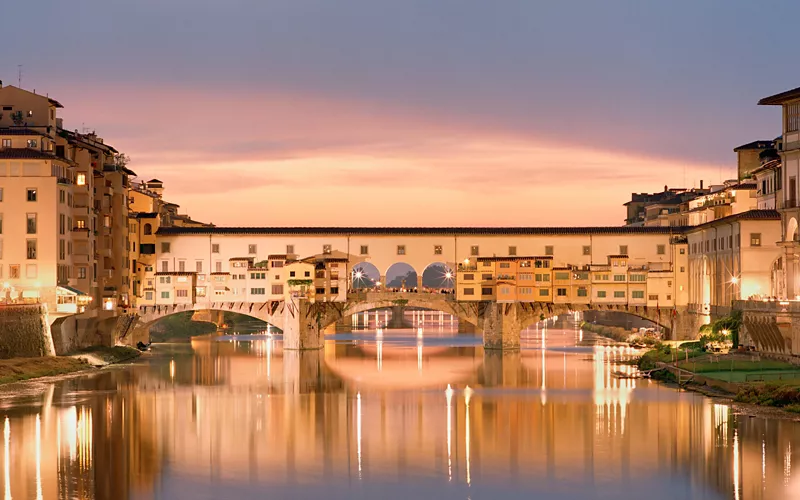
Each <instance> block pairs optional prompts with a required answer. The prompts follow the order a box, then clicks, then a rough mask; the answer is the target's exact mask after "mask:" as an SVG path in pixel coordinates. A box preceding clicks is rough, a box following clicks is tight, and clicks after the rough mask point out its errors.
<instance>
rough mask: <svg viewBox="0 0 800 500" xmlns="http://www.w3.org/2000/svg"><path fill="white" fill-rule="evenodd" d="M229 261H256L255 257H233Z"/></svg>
mask: <svg viewBox="0 0 800 500" xmlns="http://www.w3.org/2000/svg"><path fill="white" fill-rule="evenodd" d="M228 260H229V261H231V260H237V261H238V260H247V261H250V260H255V257H231V258H230V259H228Z"/></svg>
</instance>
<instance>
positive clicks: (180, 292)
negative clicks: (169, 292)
mask: <svg viewBox="0 0 800 500" xmlns="http://www.w3.org/2000/svg"><path fill="white" fill-rule="evenodd" d="M175 296H176V297H179V298H186V297H188V296H189V290H175Z"/></svg>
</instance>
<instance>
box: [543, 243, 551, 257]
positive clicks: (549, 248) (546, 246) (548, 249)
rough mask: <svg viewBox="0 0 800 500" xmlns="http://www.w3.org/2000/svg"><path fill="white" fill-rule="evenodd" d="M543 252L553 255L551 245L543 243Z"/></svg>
mask: <svg viewBox="0 0 800 500" xmlns="http://www.w3.org/2000/svg"><path fill="white" fill-rule="evenodd" d="M544 254H545V255H553V245H545V247H544Z"/></svg>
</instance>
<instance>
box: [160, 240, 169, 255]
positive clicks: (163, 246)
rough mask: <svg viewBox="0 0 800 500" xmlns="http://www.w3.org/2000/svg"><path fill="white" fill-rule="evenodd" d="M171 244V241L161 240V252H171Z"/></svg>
mask: <svg viewBox="0 0 800 500" xmlns="http://www.w3.org/2000/svg"><path fill="white" fill-rule="evenodd" d="M169 250H170V245H169V241H162V242H161V253H169Z"/></svg>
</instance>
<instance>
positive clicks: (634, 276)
mask: <svg viewBox="0 0 800 500" xmlns="http://www.w3.org/2000/svg"><path fill="white" fill-rule="evenodd" d="M628 279H629V280H630V281H633V282H645V281H647V275H646V274H631V276H630V278H628Z"/></svg>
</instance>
